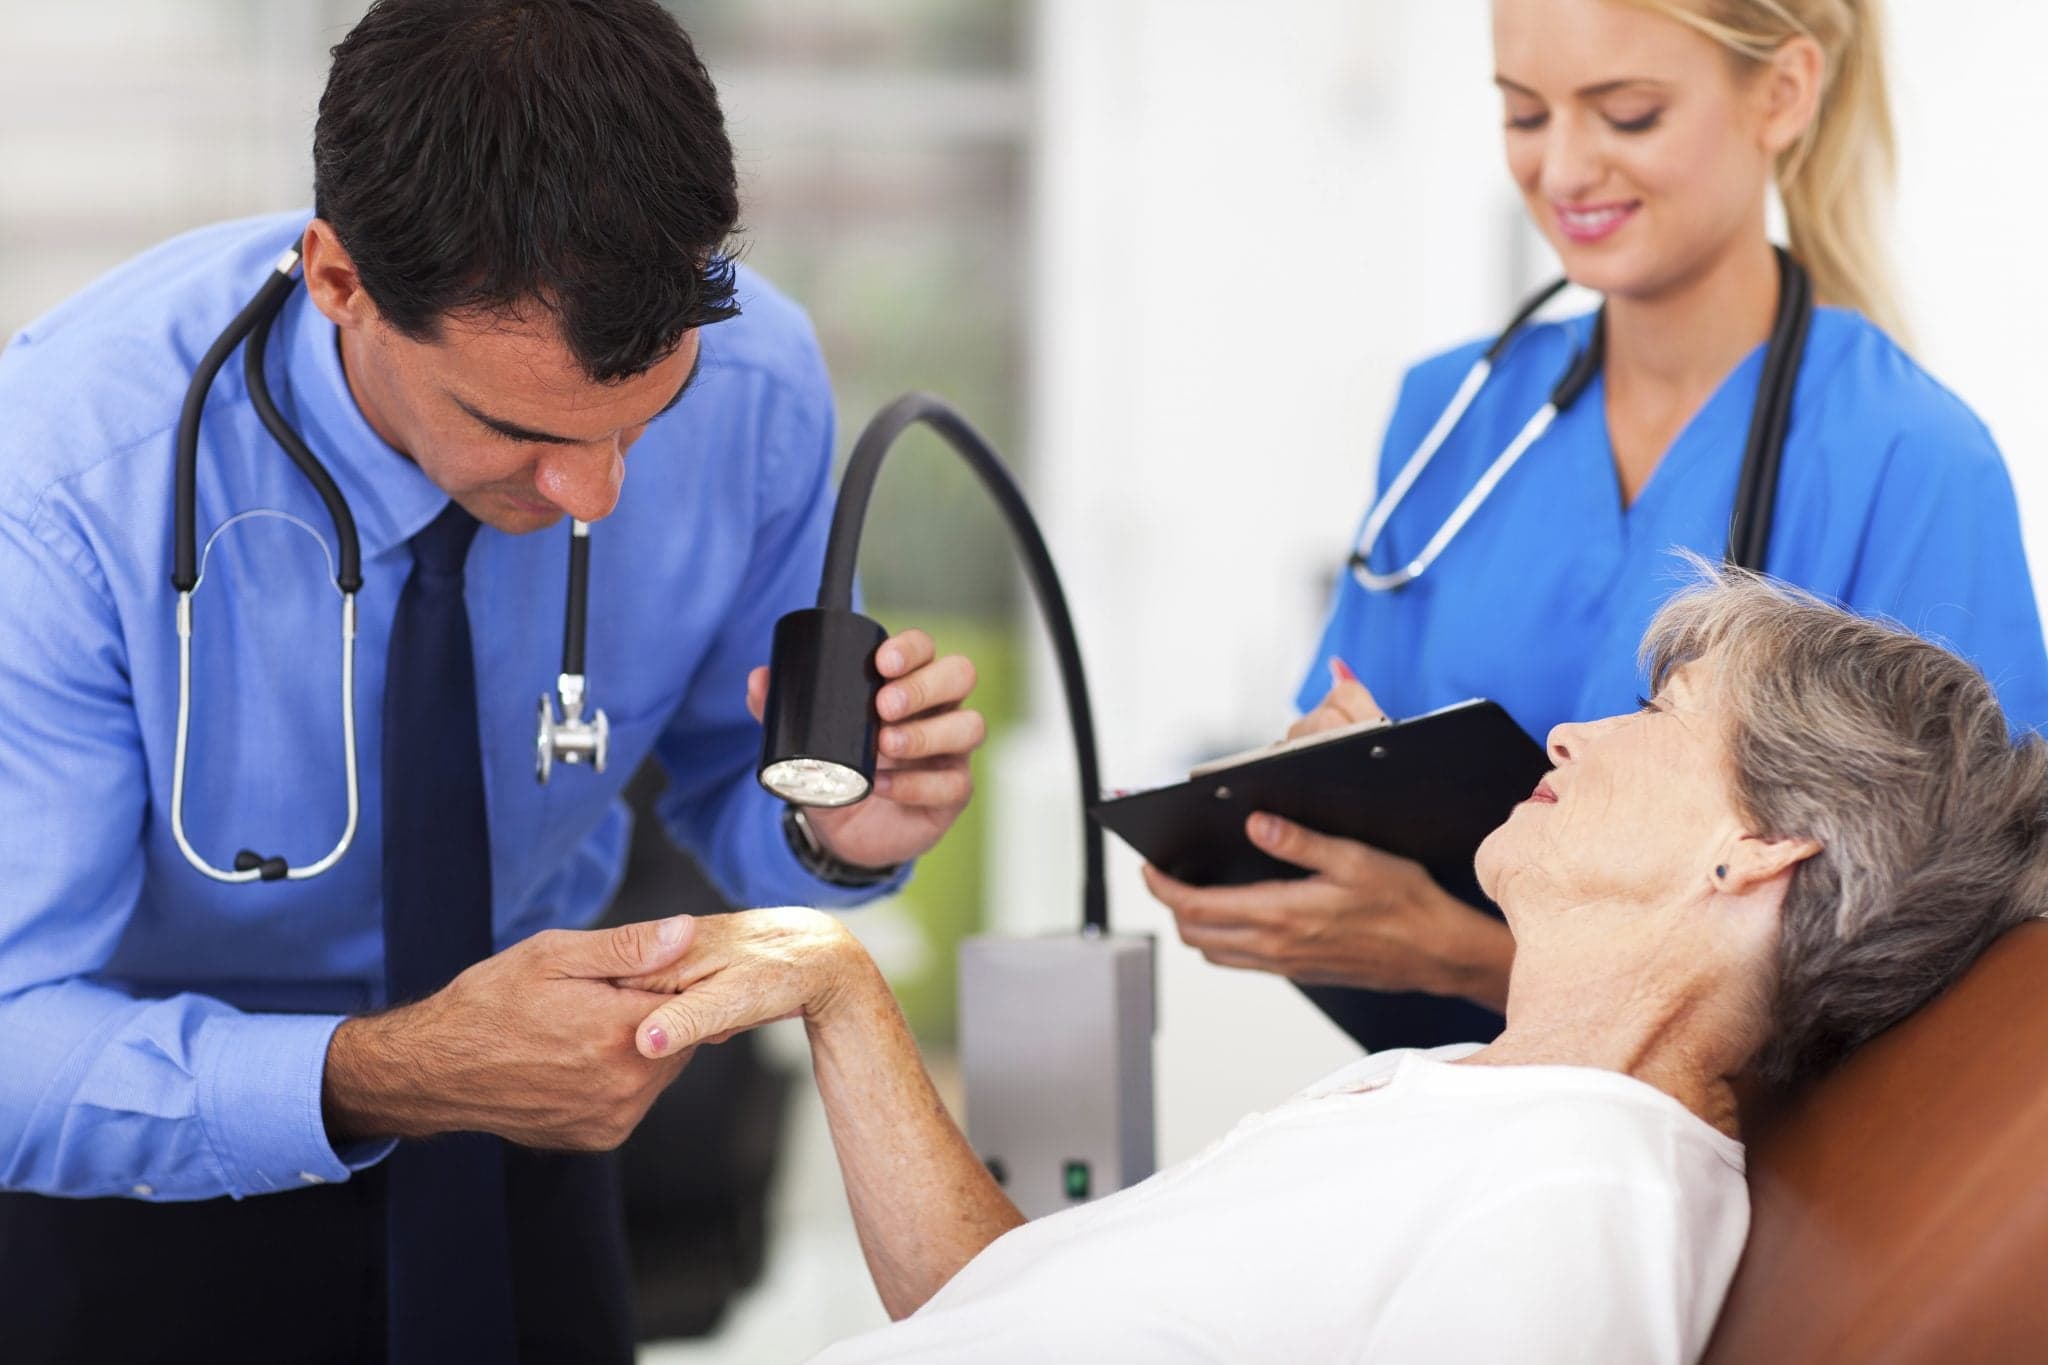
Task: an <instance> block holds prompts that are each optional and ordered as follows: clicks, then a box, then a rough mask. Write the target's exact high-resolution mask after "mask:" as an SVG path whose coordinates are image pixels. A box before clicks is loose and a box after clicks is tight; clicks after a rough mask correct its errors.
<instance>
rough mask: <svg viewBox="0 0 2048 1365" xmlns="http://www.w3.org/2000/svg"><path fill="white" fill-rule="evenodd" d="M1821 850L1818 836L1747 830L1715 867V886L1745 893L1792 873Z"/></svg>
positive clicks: (1732, 892)
mask: <svg viewBox="0 0 2048 1365" xmlns="http://www.w3.org/2000/svg"><path fill="white" fill-rule="evenodd" d="M1820 850H1821V843H1820V840H1818V839H1808V838H1805V837H1790V836H1787V837H1782V838H1778V837H1771V836H1768V835H1762V834H1745V835H1743V836H1742V837H1741V838H1739V839H1737V840H1736V841H1735V843H1734V845H1733V846H1732V847H1730V848H1729V849H1728V850H1727V851H1726V853H1725V854H1724V858H1725V861H1723V862H1721V863H1720V864H1718V865H1717V866H1716V867H1715V868H1714V871H1713V882H1714V889H1715V890H1716V891H1726V892H1728V893H1730V894H1732V895H1738V896H1740V895H1744V894H1746V893H1748V892H1750V891H1754V890H1756V889H1758V888H1759V887H1762V886H1766V885H1768V884H1769V883H1771V882H1773V881H1776V880H1777V879H1779V878H1780V877H1788V876H1790V875H1791V873H1792V870H1793V869H1794V868H1796V867H1798V866H1799V864H1801V863H1803V862H1805V861H1806V860H1807V859H1808V858H1811V857H1813V856H1814V855H1815V854H1816V853H1819V852H1820Z"/></svg>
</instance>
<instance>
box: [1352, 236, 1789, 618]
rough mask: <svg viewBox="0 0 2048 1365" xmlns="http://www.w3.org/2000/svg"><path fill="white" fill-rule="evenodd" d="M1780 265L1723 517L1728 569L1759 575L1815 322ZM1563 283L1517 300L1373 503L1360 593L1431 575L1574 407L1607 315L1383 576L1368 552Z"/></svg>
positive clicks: (1593, 368) (1364, 535)
mask: <svg viewBox="0 0 2048 1365" xmlns="http://www.w3.org/2000/svg"><path fill="white" fill-rule="evenodd" d="M1778 266H1779V290H1778V306H1777V311H1776V314H1775V316H1774V318H1773V321H1772V326H1771V338H1770V342H1769V345H1768V346H1767V348H1766V350H1765V355H1764V373H1763V375H1762V376H1761V378H1760V379H1759V381H1758V387H1757V398H1756V405H1755V407H1754V409H1753V410H1752V412H1751V414H1750V429H1749V439H1748V441H1747V443H1746V445H1745V448H1744V452H1743V461H1742V473H1741V476H1740V479H1739V481H1738V484H1737V488H1736V497H1735V510H1734V513H1733V515H1732V516H1731V517H1730V519H1729V529H1728V547H1727V552H1726V553H1727V561H1728V563H1729V564H1730V565H1732V566H1735V567H1739V568H1745V569H1752V570H1756V571H1761V570H1762V568H1763V563H1764V556H1765V554H1766V552H1767V551H1768V549H1769V546H1770V535H1771V520H1772V511H1773V508H1772V504H1773V503H1774V501H1775V500H1776V495H1777V487H1778V473H1779V470H1780V468H1781V466H1782V463H1783V458H1784V448H1785V435H1786V432H1787V431H1788V430H1789V429H1790V426H1791V413H1792V393H1793V389H1794V387H1795V386H1796V384H1797V382H1798V378H1799V369H1800V365H1801V362H1802V361H1803V359H1804V357H1805V351H1806V338H1807V333H1808V331H1809V330H1810V328H1811V325H1812V320H1813V281H1812V280H1811V279H1810V278H1809V277H1808V275H1807V273H1806V271H1805V270H1803V269H1801V268H1800V266H1799V264H1798V262H1797V261H1795V260H1793V259H1792V257H1791V255H1790V253H1788V252H1785V251H1782V250H1781V251H1779V252H1778ZM1567 283H1568V281H1566V280H1557V281H1555V282H1554V283H1552V284H1550V285H1548V286H1546V287H1545V288H1543V289H1542V290H1540V291H1538V292H1537V293H1536V294H1535V295H1534V296H1532V297H1531V298H1530V299H1528V300H1527V301H1526V302H1525V303H1523V305H1522V306H1521V308H1520V309H1518V310H1517V311H1516V313H1515V316H1514V318H1513V319H1512V320H1511V321H1510V322H1509V323H1508V325H1507V326H1506V327H1505V328H1503V329H1502V330H1501V332H1500V334H1499V335H1498V336H1497V337H1495V338H1494V340H1493V342H1492V344H1491V345H1489V346H1488V347H1487V348H1486V351H1485V353H1484V354H1482V355H1481V356H1480V357H1479V359H1478V360H1477V361H1475V362H1474V363H1473V365H1472V367H1471V369H1469V370H1467V371H1466V372H1465V377H1464V379H1463V380H1461V381H1460V382H1459V384H1458V388H1457V391H1456V392H1455V393H1454V394H1453V395H1452V397H1451V401H1450V402H1449V403H1448V404H1447V405H1446V406H1445V407H1444V410H1443V412H1442V414H1441V415H1439V416H1438V418H1437V420H1436V421H1435V422H1434V423H1433V424H1432V425H1431V426H1430V429H1429V432H1428V433H1427V434H1426V435H1425V436H1424V437H1423V439H1422V441H1421V443H1420V444H1419V445H1417V446H1416V448H1415V452H1414V453H1413V454H1412V455H1410V456H1409V457H1408V461H1407V463H1406V464H1404V465H1402V467H1401V470H1400V472H1399V473H1398V474H1396V475H1395V476H1394V480H1393V482H1392V483H1390V484H1388V485H1387V489H1386V491H1385V492H1384V493H1382V494H1381V495H1380V496H1379V497H1378V498H1376V499H1374V501H1373V504H1372V507H1371V509H1370V510H1369V511H1368V512H1367V513H1366V519H1365V526H1364V528H1363V529H1362V530H1361V531H1360V532H1359V536H1358V543H1357V545H1356V547H1355V548H1354V550H1353V552H1352V555H1351V561H1350V569H1351V576H1352V578H1353V579H1354V580H1355V581H1356V582H1357V583H1358V585H1359V586H1360V587H1361V588H1364V589H1365V590H1366V591H1368V592H1392V591H1395V590H1397V589H1399V588H1402V587H1405V586H1407V585H1408V584H1410V583H1412V582H1414V581H1415V580H1416V579H1418V578H1420V577H1421V576H1422V575H1423V574H1424V573H1426V572H1428V570H1429V568H1430V566H1431V565H1433V564H1435V563H1436V560H1437V557H1438V556H1439V555H1441V554H1442V553H1443V552H1444V550H1445V549H1446V548H1447V547H1448V546H1449V545H1450V543H1451V541H1452V540H1454V539H1455V538H1456V537H1457V535H1458V533H1459V532H1460V531H1462V530H1463V529H1464V528H1465V524H1466V523H1467V522H1468V521H1470V520H1471V519H1472V517H1473V516H1474V514H1476V513H1477V512H1478V511H1479V508H1480V507H1481V506H1482V505H1483V504H1484V503H1485V502H1486V500H1487V498H1488V497H1490V496H1492V494H1493V490H1494V489H1495V488H1496V487H1497V486H1498V485H1499V484H1500V481H1501V480H1502V479H1504V478H1506V477H1507V475H1508V472H1509V471H1510V470H1512V469H1513V468H1514V467H1515V465H1516V464H1517V463H1519V462H1520V461H1521V459H1522V457H1523V456H1524V455H1526V454H1527V453H1528V451H1529V448H1530V447H1531V446H1533V445H1534V444H1535V443H1536V442H1537V441H1538V440H1539V439H1540V438H1541V437H1542V436H1543V434H1544V433H1545V432H1547V431H1548V430H1549V429H1550V426H1551V424H1552V423H1553V422H1555V421H1556V420H1557V417H1558V414H1560V413H1562V412H1564V411H1566V410H1567V409H1569V408H1570V407H1571V405H1572V404H1573V403H1574V402H1576V401H1577V400H1578V397H1579V395H1580V394H1581V393H1583V392H1584V391H1585V389H1586V387H1587V386H1588V385H1589V384H1591V383H1592V381H1593V377H1594V376H1595V375H1596V374H1598V373H1599V370H1600V366H1601V363H1602V360H1603V359H1604V357H1605V353H1606V329H1607V317H1606V312H1605V310H1604V309H1603V310H1602V311H1601V313H1600V315H1599V316H1598V317H1597V318H1595V320H1594V323H1593V336H1592V338H1591V340H1589V341H1588V342H1587V344H1586V345H1585V346H1584V347H1582V348H1580V350H1579V351H1578V353H1577V354H1576V355H1574V356H1573V357H1572V363H1571V365H1570V366H1569V367H1567V368H1566V370H1565V373H1564V375H1563V376H1562V377H1561V378H1560V379H1559V380H1558V383H1557V385H1556V387H1555V388H1554V389H1552V390H1551V394H1550V398H1549V401H1548V402H1546V403H1545V404H1544V405H1543V406H1542V407H1541V408H1539V409H1537V411H1536V413H1535V415H1534V416H1532V417H1530V419H1529V420H1528V421H1527V422H1525V423H1524V424H1523V426H1522V429H1521V430H1520V431H1519V432H1518V433H1516V435H1515V438H1514V439H1513V440H1512V441H1510V442H1509V443H1508V445H1507V447H1506V448H1505V449H1504V450H1502V451H1501V453H1500V454H1499V455H1498V456H1496V457H1495V458H1494V460H1493V463H1492V464H1490V465H1488V466H1487V468H1486V472H1485V473H1483V474H1481V475H1480V477H1479V479H1478V481H1477V482H1475V483H1474V484H1473V485H1472V487H1471V488H1470V489H1469V490H1468V491H1467V492H1466V494H1465V496H1464V497H1463V498H1461V499H1460V500H1459V502H1458V505H1457V506H1456V507H1455V508H1453V509H1452V511H1451V514H1450V516H1449V517H1447V518H1445V520H1444V522H1443V524H1442V525H1440V526H1439V527H1437V530H1436V533H1435V534H1434V535H1432V536H1431V537H1430V538H1429V540H1428V541H1426V542H1425V543H1424V545H1423V547H1422V549H1421V551H1420V552H1418V553H1417V554H1416V555H1415V557H1414V558H1413V559H1410V560H1409V561H1408V562H1407V563H1406V564H1403V565H1401V566H1399V567H1398V568H1395V569H1393V570H1391V571H1389V572H1386V573H1381V572H1379V571H1378V570H1375V569H1374V568H1373V567H1372V565H1371V558H1372V552H1373V550H1374V549H1375V548H1376V547H1377V546H1378V545H1379V541H1380V537H1381V535H1382V534H1384V532H1385V531H1386V528H1387V523H1388V522H1389V521H1391V520H1392V519H1393V516H1394V513H1395V511H1396V510H1397V509H1398V508H1399V507H1400V506H1401V504H1402V502H1403V501H1404V500H1405V499H1406V498H1407V496H1408V493H1409V490H1410V489H1412V488H1413V487H1414V486H1415V483H1416V481H1417V480H1418V479H1420V478H1421V477H1422V473H1423V471H1424V470H1425V469H1427V468H1428V467H1429V464H1430V461H1432V460H1434V459H1435V458H1436V455H1437V452H1438V451H1439V450H1441V449H1442V448H1443V445H1444V443H1445V442H1446V441H1447V440H1449V439H1450V435H1451V433H1452V432H1453V431H1455V430H1456V429H1457V427H1458V424H1459V423H1460V422H1461V421H1463V420H1464V417H1465V414H1466V413H1467V412H1468V411H1469V410H1470V409H1471V407H1472V404H1473V403H1474V402H1476V401H1477V400H1478V397H1479V393H1480V391H1481V390H1482V389H1484V388H1485V387H1486V383H1487V381H1488V380H1489V379H1490V378H1491V377H1492V375H1493V370H1494V366H1495V363H1496V362H1497V361H1498V360H1499V358H1500V357H1501V355H1502V354H1503V353H1505V352H1506V350H1507V348H1508V346H1509V345H1510V344H1511V343H1512V342H1513V341H1514V339H1515V337H1516V336H1517V335H1518V334H1519V333H1520V332H1521V330H1522V328H1523V327H1524V326H1525V325H1526V324H1527V323H1528V321H1529V320H1530V319H1531V318H1532V317H1534V316H1535V315H1536V313H1537V312H1538V310H1540V309H1541V308H1542V307H1543V305H1544V304H1546V303H1548V302H1549V301H1550V300H1551V298H1553V297H1554V296H1555V295H1556V294H1557V293H1558V291H1559V290H1561V289H1563V288H1564V287H1565V285H1566V284H1567Z"/></svg>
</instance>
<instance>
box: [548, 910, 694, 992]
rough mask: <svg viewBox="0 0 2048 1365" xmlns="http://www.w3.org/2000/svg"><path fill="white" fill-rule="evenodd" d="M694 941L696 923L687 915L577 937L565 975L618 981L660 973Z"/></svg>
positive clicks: (591, 932)
mask: <svg viewBox="0 0 2048 1365" xmlns="http://www.w3.org/2000/svg"><path fill="white" fill-rule="evenodd" d="M696 939H697V921H696V919H695V918H694V917H693V916H690V915H670V916H669V917H668V918H667V919H655V920H641V921H638V922H636V923H633V924H621V925H619V926H618V927H617V928H616V929H598V930H594V931H590V932H586V933H582V934H576V935H575V936H574V940H573V941H572V943H571V945H570V946H571V948H572V953H571V961H570V962H569V963H567V964H566V965H567V968H568V974H569V975H571V976H584V977H593V978H610V979H613V980H617V979H619V978H623V977H632V976H641V975H644V974H646V973H648V972H655V971H660V970H661V969H662V968H664V967H667V966H668V965H670V964H671V963H673V962H674V961H675V960H676V959H677V958H679V957H681V956H682V955H683V954H684V953H686V952H688V951H689V950H690V945H691V944H692V943H694V942H695V941H696ZM579 959H580V960H579Z"/></svg>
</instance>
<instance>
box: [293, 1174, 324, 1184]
mask: <svg viewBox="0 0 2048 1365" xmlns="http://www.w3.org/2000/svg"><path fill="white" fill-rule="evenodd" d="M299 1179H301V1180H303V1181H305V1182H306V1183H307V1184H308V1185H325V1184H326V1183H327V1177H326V1176H324V1175H314V1174H313V1173H312V1172H311V1171H300V1172H299Z"/></svg>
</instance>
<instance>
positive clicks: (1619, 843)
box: [1478, 660, 1742, 922]
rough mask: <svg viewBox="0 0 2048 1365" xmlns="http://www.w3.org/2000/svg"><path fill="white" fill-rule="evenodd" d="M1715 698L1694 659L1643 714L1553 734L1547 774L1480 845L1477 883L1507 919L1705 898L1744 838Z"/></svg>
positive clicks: (1710, 680) (1706, 668) (1708, 675)
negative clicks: (1717, 868)
mask: <svg viewBox="0 0 2048 1365" xmlns="http://www.w3.org/2000/svg"><path fill="white" fill-rule="evenodd" d="M1717 692H1718V689H1717V687H1716V686H1715V668H1714V665H1713V663H1712V661H1711V660H1702V661H1699V662H1696V663H1692V664H1687V665H1684V666H1682V667H1680V668H1678V669H1676V670H1674V672H1673V673H1672V675H1671V677H1670V678H1669V679H1668V680H1667V681H1666V683H1665V686H1664V689H1663V690H1662V691H1661V692H1659V693H1658V694H1657V695H1656V696H1655V697H1653V698H1651V699H1650V701H1649V704H1648V705H1647V706H1645V707H1644V708H1643V709H1641V710H1639V711H1633V712H1630V713H1629V714H1627V715H1621V716H1610V717H1609V718H1607V719H1606V720H1596V721H1589V722H1586V723H1584V724H1578V725H1560V726H1558V727H1557V728H1556V729H1555V730H1552V731H1551V732H1550V740H1549V750H1550V760H1551V762H1552V763H1553V764H1555V765H1556V766H1555V767H1554V768H1553V769H1552V771H1551V773H1550V776H1549V777H1547V778H1545V779H1544V782H1543V784H1542V785H1541V786H1539V787H1538V788H1537V789H1536V791H1535V793H1534V794H1533V795H1532V796H1531V797H1530V799H1529V800H1526V801H1524V802H1522V804H1520V805H1519V806H1516V807H1515V809H1514V812H1513V813H1512V814H1511V815H1509V816H1508V819H1507V821H1506V823H1504V824H1503V825H1501V827H1500V828H1499V829H1496V830H1495V831H1494V832H1493V833H1492V834H1490V835H1488V836H1487V838H1486V842H1485V843H1483V844H1482V845H1480V848H1479V857H1478V872H1479V881H1480V885H1481V886H1482V887H1484V888H1485V890H1486V892H1487V894H1488V895H1489V896H1491V897H1493V899H1494V900H1495V901H1496V902H1497V903H1498V904H1500V905H1501V906H1502V907H1503V908H1504V909H1505V910H1506V911H1507V912H1508V918H1509V920H1510V921H1511V922H1513V921H1515V920H1516V919H1517V917H1518V916H1527V915H1529V914H1532V913H1540V912H1541V911H1543V910H1545V909H1564V908H1569V907H1572V906H1581V905H1588V904H1593V903H1596V902H1605V903H1630V902H1634V903H1643V904H1660V903H1668V902H1670V901H1671V900H1672V899H1673V898H1674V897H1676V896H1682V895H1684V894H1686V893H1687V892H1688V891H1690V890H1693V889H1697V890H1700V891H1704V890H1706V889H1707V887H1708V886H1709V884H1710V881H1711V878H1712V876H1713V871H1714V865H1715V862H1716V859H1717V858H1718V857H1722V856H1725V854H1724V853H1723V850H1725V849H1726V848H1727V847H1728V846H1729V843H1730V842H1731V841H1732V839H1734V838H1735V837H1738V836H1739V834H1740V833H1741V830H1742V821H1741V819H1740V817H1739V816H1738V814H1737V811H1736V807H1735V800H1734V796H1733V783H1732V781H1731V778H1732V769H1731V766H1730V762H1729V757H1728V747H1727V742H1726V734H1727V729H1728V726H1727V718H1726V715H1725V713H1724V712H1723V711H1722V710H1721V708H1720V707H1719V706H1717V704H1716V700H1717Z"/></svg>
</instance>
